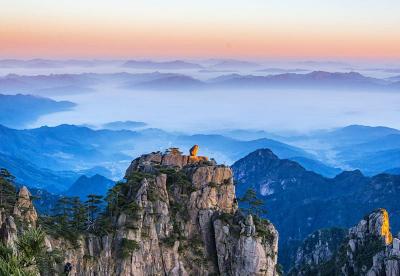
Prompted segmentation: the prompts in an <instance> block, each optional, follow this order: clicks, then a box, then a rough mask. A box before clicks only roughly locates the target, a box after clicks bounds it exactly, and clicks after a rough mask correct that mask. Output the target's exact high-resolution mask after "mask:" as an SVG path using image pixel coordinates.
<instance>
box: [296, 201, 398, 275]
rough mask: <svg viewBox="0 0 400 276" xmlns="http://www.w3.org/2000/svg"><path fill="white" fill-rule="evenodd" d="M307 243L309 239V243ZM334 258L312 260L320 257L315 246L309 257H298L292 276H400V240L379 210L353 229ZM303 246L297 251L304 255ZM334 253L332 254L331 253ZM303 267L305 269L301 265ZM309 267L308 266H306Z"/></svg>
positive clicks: (338, 248) (387, 219)
mask: <svg viewBox="0 0 400 276" xmlns="http://www.w3.org/2000/svg"><path fill="white" fill-rule="evenodd" d="M306 241H307V240H306ZM336 247H337V249H336V252H333V254H329V255H331V257H330V258H329V257H328V258H324V259H323V260H322V261H320V262H316V261H315V260H314V261H311V262H310V261H309V260H310V259H309V256H310V255H314V256H315V255H318V250H319V249H320V248H321V247H320V246H319V247H315V248H314V250H311V252H309V254H308V255H302V256H299V257H301V258H299V259H298V260H297V262H296V266H295V268H294V269H292V270H291V274H292V275H368V276H398V275H400V240H399V239H398V238H393V237H392V234H391V232H390V224H389V215H388V213H387V211H386V210H385V209H378V210H376V211H374V212H372V213H371V214H369V215H367V216H366V217H364V219H362V220H361V221H360V222H359V223H358V224H357V225H356V226H354V227H352V228H350V230H349V232H348V235H347V236H346V238H345V239H344V241H343V242H342V243H341V244H340V245H339V246H338V245H336ZM302 248H304V244H303V246H302V247H300V249H299V250H298V253H299V252H301V250H302ZM330 253H332V252H330ZM299 264H303V266H299ZM304 264H306V265H304Z"/></svg>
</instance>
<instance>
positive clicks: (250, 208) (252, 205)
mask: <svg viewBox="0 0 400 276" xmlns="http://www.w3.org/2000/svg"><path fill="white" fill-rule="evenodd" d="M239 201H240V202H241V203H242V204H243V205H244V206H243V207H242V208H241V209H242V210H243V211H244V212H245V213H247V214H252V215H255V216H257V217H262V216H263V215H265V214H266V213H267V211H266V209H265V208H263V206H264V202H263V201H262V200H261V199H259V198H258V197H257V192H256V190H254V189H253V188H249V189H248V190H247V191H246V193H245V194H244V195H243V197H241V198H239Z"/></svg>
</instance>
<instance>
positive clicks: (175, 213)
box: [50, 146, 278, 276]
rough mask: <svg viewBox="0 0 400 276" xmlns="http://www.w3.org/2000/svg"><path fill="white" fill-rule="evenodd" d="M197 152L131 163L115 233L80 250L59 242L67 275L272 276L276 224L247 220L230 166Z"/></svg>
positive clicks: (147, 157)
mask: <svg viewBox="0 0 400 276" xmlns="http://www.w3.org/2000/svg"><path fill="white" fill-rule="evenodd" d="M198 150H199V148H198V146H197V147H196V146H195V147H193V148H192V149H191V150H190V153H189V155H184V154H182V153H181V152H180V151H179V149H177V148H170V149H169V150H167V151H166V152H164V153H161V152H153V153H150V154H145V155H142V156H140V157H138V158H136V159H135V160H133V161H132V163H131V165H130V166H129V168H128V169H127V171H126V176H125V178H126V183H120V184H118V185H117V186H116V187H115V189H116V190H115V194H116V195H117V197H118V198H117V199H116V201H117V202H119V205H118V206H117V207H118V208H116V209H114V210H112V212H113V213H114V217H113V218H112V219H111V221H114V222H115V225H114V226H113V228H114V229H115V230H114V232H112V233H109V234H107V235H106V236H102V237H94V236H91V237H85V238H84V239H85V240H83V241H81V242H80V243H81V244H82V245H83V246H82V248H80V249H79V250H77V249H75V248H73V247H71V246H65V243H64V245H63V247H66V248H69V249H68V250H67V252H66V254H65V260H64V261H65V263H67V262H69V263H71V264H73V271H72V272H71V275H95V274H100V275H268V276H275V275H277V270H276V266H277V244H278V234H277V231H276V230H275V228H274V226H273V225H272V224H271V223H269V222H268V221H264V220H260V219H257V218H253V217H252V216H251V215H250V216H244V215H243V214H242V213H241V212H240V211H239V210H238V205H237V200H236V197H235V186H234V184H233V178H232V171H231V169H230V168H229V167H227V166H224V165H217V164H216V162H215V161H209V160H208V158H207V157H204V156H197V151H198ZM50 244H51V248H57V247H59V246H60V245H61V244H63V242H62V241H60V240H57V239H53V240H51V241H50ZM88 259H90V260H91V262H90V264H88V263H87V261H86V260H88Z"/></svg>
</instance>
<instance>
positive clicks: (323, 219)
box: [232, 149, 400, 269]
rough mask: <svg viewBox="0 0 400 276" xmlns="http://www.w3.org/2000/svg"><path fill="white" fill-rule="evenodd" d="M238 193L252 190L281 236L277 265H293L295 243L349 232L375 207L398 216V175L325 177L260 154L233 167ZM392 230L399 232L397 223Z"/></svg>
mask: <svg viewBox="0 0 400 276" xmlns="http://www.w3.org/2000/svg"><path fill="white" fill-rule="evenodd" d="M232 169H233V171H234V177H235V181H236V183H237V184H236V193H237V195H238V196H241V195H242V194H243V193H244V192H245V191H246V190H247V189H248V188H249V187H252V188H254V189H255V190H256V191H257V193H258V195H259V197H260V199H262V200H263V201H264V203H265V206H266V209H267V210H268V218H269V219H270V220H271V222H272V223H273V224H274V225H275V227H276V228H277V229H278V232H279V246H280V248H279V262H280V263H281V264H282V265H283V266H284V267H285V268H286V269H287V268H289V267H290V266H293V264H294V262H295V259H296V256H295V254H292V252H295V251H296V248H297V247H298V246H299V244H300V243H301V242H302V241H303V240H304V239H305V238H307V237H308V236H309V235H310V234H312V233H314V232H315V231H317V230H319V229H325V228H331V227H340V228H345V229H348V228H350V227H352V226H353V225H355V224H357V223H358V221H359V220H360V218H362V217H363V216H364V215H365V214H369V213H371V212H372V211H374V210H376V209H377V208H385V209H386V210H388V212H389V213H390V214H391V215H392V216H393V217H400V208H399V193H400V176H399V175H389V174H380V175H376V176H373V177H367V176H364V175H363V174H362V173H361V172H360V171H358V170H355V171H348V172H343V173H341V174H339V175H337V176H336V177H334V178H326V177H323V176H321V175H319V174H316V173H314V172H312V171H307V170H306V169H304V168H303V167H302V166H300V165H299V164H298V163H296V162H294V161H291V160H286V159H279V158H278V157H277V156H276V155H274V154H273V153H272V152H271V151H270V150H267V149H260V150H257V151H255V152H253V153H251V154H249V155H248V156H246V157H244V158H242V159H241V160H239V161H237V162H236V163H235V164H233V166H232ZM392 229H394V230H395V231H396V232H397V231H400V220H393V222H392Z"/></svg>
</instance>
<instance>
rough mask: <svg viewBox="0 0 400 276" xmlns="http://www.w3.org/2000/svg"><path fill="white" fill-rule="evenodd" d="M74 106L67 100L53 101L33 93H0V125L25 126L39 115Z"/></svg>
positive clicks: (69, 108)
mask: <svg viewBox="0 0 400 276" xmlns="http://www.w3.org/2000/svg"><path fill="white" fill-rule="evenodd" d="M75 106H76V104H75V103H73V102H69V101H54V100H52V99H49V98H44V97H38V96H33V95H23V94H16V95H3V94H0V125H6V126H9V127H14V128H21V127H26V126H27V125H28V124H29V123H33V122H34V121H35V120H37V119H38V118H39V117H40V116H42V115H45V114H49V113H56V112H61V111H68V110H71V109H72V108H74V107H75Z"/></svg>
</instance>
